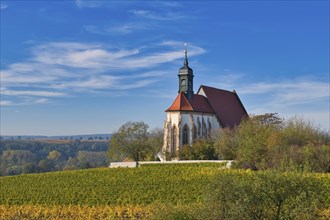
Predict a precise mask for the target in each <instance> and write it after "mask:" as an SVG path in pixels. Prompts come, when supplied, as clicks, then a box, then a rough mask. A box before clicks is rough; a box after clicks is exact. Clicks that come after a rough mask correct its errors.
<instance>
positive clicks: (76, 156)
mask: <svg viewBox="0 0 330 220" xmlns="http://www.w3.org/2000/svg"><path fill="white" fill-rule="evenodd" d="M108 144H109V142H108V141H80V140H74V141H69V140H67V141H64V140H63V141H37V140H30V141H28V140H1V141H0V176H5V175H17V174H22V173H38V172H48V171H58V170H71V169H72V170H73V169H84V168H91V167H100V166H108V164H109V163H108V159H107V153H106V151H107V149H108Z"/></svg>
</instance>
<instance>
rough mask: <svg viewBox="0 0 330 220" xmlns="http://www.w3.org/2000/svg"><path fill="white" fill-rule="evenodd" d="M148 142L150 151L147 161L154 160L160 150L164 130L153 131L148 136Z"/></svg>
mask: <svg viewBox="0 0 330 220" xmlns="http://www.w3.org/2000/svg"><path fill="white" fill-rule="evenodd" d="M148 142H149V144H150V151H149V153H148V158H147V159H148V160H156V159H157V154H158V153H159V152H160V151H161V150H162V147H163V143H164V130H163V129H160V128H155V129H153V130H152V131H151V132H150V134H149V136H148Z"/></svg>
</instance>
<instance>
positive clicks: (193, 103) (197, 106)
mask: <svg viewBox="0 0 330 220" xmlns="http://www.w3.org/2000/svg"><path fill="white" fill-rule="evenodd" d="M166 111H194V112H201V113H210V114H214V113H215V112H214V110H213V109H212V107H211V106H210V104H209V102H208V101H207V98H206V97H204V96H202V95H198V94H194V96H193V98H192V99H191V100H188V98H187V97H186V94H185V93H184V92H180V93H179V94H178V95H177V97H176V99H175V100H174V102H173V104H172V105H171V107H169V108H168V109H167V110H166Z"/></svg>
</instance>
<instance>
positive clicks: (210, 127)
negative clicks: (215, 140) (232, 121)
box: [207, 120, 212, 138]
mask: <svg viewBox="0 0 330 220" xmlns="http://www.w3.org/2000/svg"><path fill="white" fill-rule="evenodd" d="M207 121H208V124H209V129H208V130H207V134H208V137H209V138H210V137H211V131H212V126H211V122H210V120H207Z"/></svg>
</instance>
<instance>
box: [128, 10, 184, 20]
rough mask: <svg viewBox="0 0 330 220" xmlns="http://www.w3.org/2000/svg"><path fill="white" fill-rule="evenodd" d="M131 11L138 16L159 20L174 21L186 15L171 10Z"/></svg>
mask: <svg viewBox="0 0 330 220" xmlns="http://www.w3.org/2000/svg"><path fill="white" fill-rule="evenodd" d="M130 12H131V13H132V14H134V15H135V16H137V17H142V18H146V19H151V20H158V21H174V20H178V19H182V18H184V16H182V15H180V14H178V13H173V12H171V11H168V12H165V13H164V12H156V11H149V10H132V11H130Z"/></svg>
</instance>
